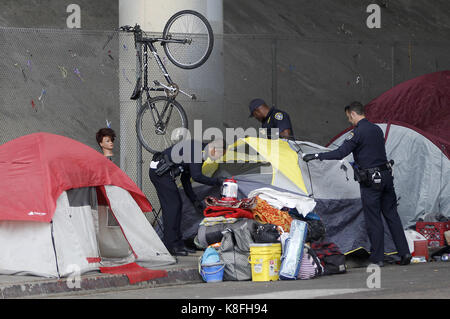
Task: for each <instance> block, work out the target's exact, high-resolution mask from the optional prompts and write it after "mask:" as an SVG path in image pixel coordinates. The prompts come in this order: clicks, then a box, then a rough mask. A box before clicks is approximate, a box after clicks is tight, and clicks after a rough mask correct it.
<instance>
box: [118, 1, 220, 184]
mask: <svg viewBox="0 0 450 319" xmlns="http://www.w3.org/2000/svg"><path fill="white" fill-rule="evenodd" d="M222 5H223V4H222V0H182V1H181V0H132V1H130V0H119V26H122V25H131V26H134V25H135V24H136V23H137V24H139V25H140V26H141V28H142V29H143V30H144V31H146V32H156V33H159V34H162V31H163V29H164V26H165V24H166V22H167V20H168V19H169V18H170V17H171V16H172V15H173V14H174V13H176V12H178V11H181V10H186V9H190V10H195V11H198V12H200V13H201V14H203V15H204V16H205V17H206V18H207V19H208V21H209V22H210V24H211V26H212V28H213V32H214V38H215V39H214V40H215V41H214V48H213V51H212V54H211V56H210V58H209V59H208V61H207V62H206V63H205V64H204V65H203V66H201V67H200V68H197V69H193V70H183V69H180V68H178V67H176V66H174V65H172V64H171V63H170V61H168V60H167V65H166V67H167V68H168V70H169V73H170V76H171V78H172V80H173V81H174V82H175V83H177V84H178V85H179V87H180V89H182V90H184V91H185V92H187V93H190V94H195V95H196V96H197V97H198V100H197V101H192V100H190V99H189V98H187V97H186V96H184V95H181V94H180V95H178V97H177V101H178V102H180V104H181V105H182V106H183V108H184V109H185V111H186V114H187V117H188V122H189V129H190V131H191V133H193V130H192V129H193V123H194V120H199V119H201V120H203V124H202V126H203V130H205V129H206V128H208V127H219V128H222V114H223V113H222V112H223V95H224V78H223V49H222V47H223V45H222V43H223V41H222V38H223V37H222V34H223V10H222ZM119 43H120V46H121V47H120V57H119V58H120V60H119V68H120V70H119V71H120V73H119V78H120V80H119V81H120V107H121V111H120V114H121V119H120V121H121V136H120V138H121V168H122V169H123V170H124V171H125V172H126V173H127V174H129V176H130V177H132V178H133V176H135V175H136V172H135V171H136V168H135V167H136V149H135V148H134V147H131V146H133V145H136V141H137V138H136V133H135V114H136V103H135V101H132V100H130V96H131V93H132V91H133V88H134V84H135V79H136V75H135V74H136V68H135V65H136V64H135V62H134V61H135V60H136V51H135V49H134V42H133V39H132V36H126V35H121V36H120V41H119ZM124 43H125V44H126V47H127V49H125V48H124V47H123V44H124ZM156 48H157V50H158V53H159V54H160V56H161V57H163V56H165V54H164V50H163V48H162V47H161V46H160V45H159V44H157V45H156ZM154 62H155V61H154V60H149V64H151V63H154ZM157 70H158V72H159V68H158V69H157ZM158 75H159V74H158ZM152 80H153V78H152V77H151V74H149V84H151V83H152ZM158 95H159V94H158ZM152 96H155V94H153V95H152ZM143 152H144V154H143V155H144V161H146V157H148V156H149V154H146V153H148V152H147V151H145V150H143ZM147 170H148V163H146V162H144V166H143V171H144V174H143V179H144V182H145V180H146V179H148V176H147ZM138 184H139V183H138Z"/></svg>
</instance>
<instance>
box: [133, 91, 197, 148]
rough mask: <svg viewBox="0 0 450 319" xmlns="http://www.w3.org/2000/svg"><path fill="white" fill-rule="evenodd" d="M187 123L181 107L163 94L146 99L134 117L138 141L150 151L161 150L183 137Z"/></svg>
mask: <svg viewBox="0 0 450 319" xmlns="http://www.w3.org/2000/svg"><path fill="white" fill-rule="evenodd" d="M187 127H188V123H187V117H186V113H185V111H184V109H183V107H182V106H181V105H180V103H178V102H177V101H175V100H173V99H170V98H168V97H165V96H156V97H154V98H151V99H149V100H147V101H146V102H145V103H144V104H143V105H142V107H141V109H140V110H139V113H138V115H137V118H136V133H137V136H138V139H139V142H140V143H141V144H142V146H143V147H144V148H145V149H146V150H147V151H149V152H150V153H153V154H154V153H156V152H161V151H163V150H165V149H166V148H168V147H170V146H172V145H173V144H175V143H177V142H179V141H181V140H182V139H183V138H184V137H185V134H184V133H185V131H184V130H185V129H186V130H187Z"/></svg>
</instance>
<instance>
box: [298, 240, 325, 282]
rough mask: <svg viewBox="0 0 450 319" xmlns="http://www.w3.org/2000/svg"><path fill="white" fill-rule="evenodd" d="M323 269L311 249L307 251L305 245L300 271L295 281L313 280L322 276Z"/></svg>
mask: <svg viewBox="0 0 450 319" xmlns="http://www.w3.org/2000/svg"><path fill="white" fill-rule="evenodd" d="M323 271H324V269H323V267H322V265H321V263H320V260H319V258H318V257H317V255H316V254H315V252H314V251H313V250H312V249H308V247H307V246H306V245H305V248H304V253H303V257H302V262H301V265H300V271H299V273H298V276H297V279H302V280H305V279H313V278H316V277H318V276H321V275H322V274H323Z"/></svg>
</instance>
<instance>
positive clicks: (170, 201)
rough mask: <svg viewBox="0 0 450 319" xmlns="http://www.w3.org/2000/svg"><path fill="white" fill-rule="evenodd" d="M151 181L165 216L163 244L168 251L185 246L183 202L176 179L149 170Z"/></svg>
mask: <svg viewBox="0 0 450 319" xmlns="http://www.w3.org/2000/svg"><path fill="white" fill-rule="evenodd" d="M149 176H150V180H151V181H152V183H153V185H154V186H155V189H156V193H157V195H158V199H159V203H160V204H161V209H162V214H163V216H162V217H163V228H164V229H163V234H164V236H163V243H164V245H165V246H166V248H167V249H168V250H172V249H174V248H176V247H182V246H183V245H184V243H183V241H182V235H181V212H182V207H183V206H182V205H183V204H182V201H181V196H180V193H179V192H178V187H177V185H176V183H175V180H174V178H173V177H172V176H171V175H170V174H169V173H166V174H164V175H162V176H158V175H156V174H155V172H154V170H153V169H152V168H150V170H149Z"/></svg>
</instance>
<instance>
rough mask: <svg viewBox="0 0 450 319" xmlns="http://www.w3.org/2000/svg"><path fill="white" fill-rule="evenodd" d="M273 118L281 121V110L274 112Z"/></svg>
mask: <svg viewBox="0 0 450 319" xmlns="http://www.w3.org/2000/svg"><path fill="white" fill-rule="evenodd" d="M275 119H277V120H278V121H281V120H282V119H283V113H281V112H278V113H276V114H275Z"/></svg>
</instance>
